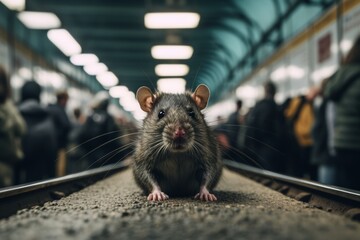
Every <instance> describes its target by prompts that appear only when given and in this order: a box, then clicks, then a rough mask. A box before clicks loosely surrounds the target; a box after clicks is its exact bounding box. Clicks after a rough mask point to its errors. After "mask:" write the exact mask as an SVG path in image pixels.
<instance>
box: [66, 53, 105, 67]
mask: <svg viewBox="0 0 360 240" xmlns="http://www.w3.org/2000/svg"><path fill="white" fill-rule="evenodd" d="M70 62H71V63H72V64H74V65H76V66H85V65H89V64H94V63H97V62H99V58H98V57H97V56H96V55H95V54H92V53H81V54H77V55H72V56H71V57H70Z"/></svg>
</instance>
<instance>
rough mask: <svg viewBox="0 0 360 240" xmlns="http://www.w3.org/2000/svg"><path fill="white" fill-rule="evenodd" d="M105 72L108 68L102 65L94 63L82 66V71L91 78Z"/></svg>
mask: <svg viewBox="0 0 360 240" xmlns="http://www.w3.org/2000/svg"><path fill="white" fill-rule="evenodd" d="M107 70H108V67H107V66H106V65H105V64H103V63H94V64H89V65H86V66H84V71H85V72H86V73H87V74H89V75H91V76H94V75H98V74H100V73H103V72H106V71H107Z"/></svg>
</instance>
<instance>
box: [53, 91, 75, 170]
mask: <svg viewBox="0 0 360 240" xmlns="http://www.w3.org/2000/svg"><path fill="white" fill-rule="evenodd" d="M56 99H57V102H56V104H50V105H49V106H48V111H49V113H50V115H51V117H52V118H53V121H54V123H55V128H56V135H57V143H58V148H57V151H58V160H57V163H56V165H57V166H56V175H57V176H63V175H65V172H66V162H67V160H66V150H65V149H66V147H67V145H68V137H69V133H70V131H71V127H72V124H71V122H70V120H69V117H68V115H67V113H66V104H67V102H68V99H69V96H68V93H67V91H66V90H59V91H58V92H57V93H56Z"/></svg>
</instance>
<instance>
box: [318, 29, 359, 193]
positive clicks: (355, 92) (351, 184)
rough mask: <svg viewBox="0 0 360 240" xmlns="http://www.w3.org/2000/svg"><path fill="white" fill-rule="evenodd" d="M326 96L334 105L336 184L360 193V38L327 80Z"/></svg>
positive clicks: (333, 141) (332, 141)
mask: <svg viewBox="0 0 360 240" xmlns="http://www.w3.org/2000/svg"><path fill="white" fill-rule="evenodd" d="M323 96H324V98H325V99H328V100H330V101H332V102H333V103H334V105H335V120H334V121H335V122H334V134H333V136H332V137H331V138H330V139H329V140H330V143H331V145H332V146H333V147H334V150H335V161H334V165H335V176H334V184H335V185H338V186H341V187H346V188H351V189H356V190H360V175H359V169H360V110H359V109H360V36H359V37H358V38H357V39H356V40H355V43H354V45H353V47H352V49H350V51H349V53H348V55H347V56H346V58H345V59H344V61H343V63H342V64H341V66H340V68H339V69H338V70H337V71H336V73H335V74H334V75H333V76H331V77H330V78H329V79H327V81H326V83H325V86H324V91H323Z"/></svg>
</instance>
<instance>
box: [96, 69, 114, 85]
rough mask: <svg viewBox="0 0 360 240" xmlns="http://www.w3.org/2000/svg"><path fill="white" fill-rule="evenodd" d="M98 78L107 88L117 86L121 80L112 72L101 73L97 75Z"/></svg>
mask: <svg viewBox="0 0 360 240" xmlns="http://www.w3.org/2000/svg"><path fill="white" fill-rule="evenodd" d="M96 79H97V80H98V81H99V83H101V85H103V87H106V88H108V87H112V86H115V85H116V84H118V82H119V80H118V78H117V77H116V76H115V74H114V73H112V72H105V73H101V74H99V75H97V76H96Z"/></svg>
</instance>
